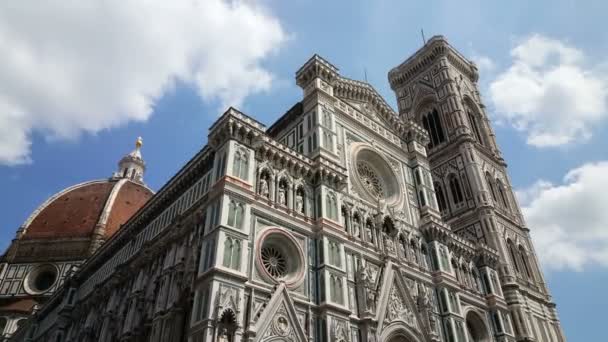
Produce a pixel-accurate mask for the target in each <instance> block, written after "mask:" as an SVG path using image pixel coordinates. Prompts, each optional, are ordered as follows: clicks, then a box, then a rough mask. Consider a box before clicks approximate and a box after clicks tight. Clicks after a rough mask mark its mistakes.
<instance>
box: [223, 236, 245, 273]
mask: <svg viewBox="0 0 608 342" xmlns="http://www.w3.org/2000/svg"><path fill="white" fill-rule="evenodd" d="M223 265H224V267H228V268H232V269H234V270H237V271H238V270H239V269H240V268H241V240H239V239H235V238H231V237H226V240H224V261H223Z"/></svg>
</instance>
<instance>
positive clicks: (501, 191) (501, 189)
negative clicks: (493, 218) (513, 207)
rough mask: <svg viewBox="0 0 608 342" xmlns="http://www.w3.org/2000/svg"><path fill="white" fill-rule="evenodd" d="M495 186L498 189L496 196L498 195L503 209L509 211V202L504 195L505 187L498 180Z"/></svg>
mask: <svg viewBox="0 0 608 342" xmlns="http://www.w3.org/2000/svg"><path fill="white" fill-rule="evenodd" d="M496 185H497V187H498V194H499V195H500V200H501V201H502V205H503V206H504V207H505V209H507V210H509V209H510V206H509V200H508V199H507V194H506V193H505V187H504V186H503V185H502V182H501V181H500V179H497V180H496Z"/></svg>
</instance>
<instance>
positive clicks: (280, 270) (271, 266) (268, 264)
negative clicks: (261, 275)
mask: <svg viewBox="0 0 608 342" xmlns="http://www.w3.org/2000/svg"><path fill="white" fill-rule="evenodd" d="M262 264H263V265H264V268H265V269H266V271H267V272H268V273H270V275H271V276H273V277H275V278H281V277H284V276H285V274H286V273H287V260H286V259H285V256H284V255H283V253H281V251H279V250H278V249H276V248H274V247H271V246H270V247H262Z"/></svg>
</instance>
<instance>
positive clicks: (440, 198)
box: [434, 182, 448, 211]
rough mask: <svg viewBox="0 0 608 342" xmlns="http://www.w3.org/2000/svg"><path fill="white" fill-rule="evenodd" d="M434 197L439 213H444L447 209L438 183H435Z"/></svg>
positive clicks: (441, 188)
mask: <svg viewBox="0 0 608 342" xmlns="http://www.w3.org/2000/svg"><path fill="white" fill-rule="evenodd" d="M434 185H435V196H436V197H437V204H438V205H439V211H445V210H446V209H447V208H448V207H447V204H446V201H445V196H444V195H443V187H442V186H441V184H439V182H435V184H434Z"/></svg>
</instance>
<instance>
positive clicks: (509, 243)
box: [507, 240, 520, 273]
mask: <svg viewBox="0 0 608 342" xmlns="http://www.w3.org/2000/svg"><path fill="white" fill-rule="evenodd" d="M507 248H508V249H509V254H510V255H511V262H512V263H513V267H514V268H515V271H517V273H519V272H520V269H519V262H518V260H517V251H516V250H515V246H514V245H513V242H512V241H511V240H507Z"/></svg>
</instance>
